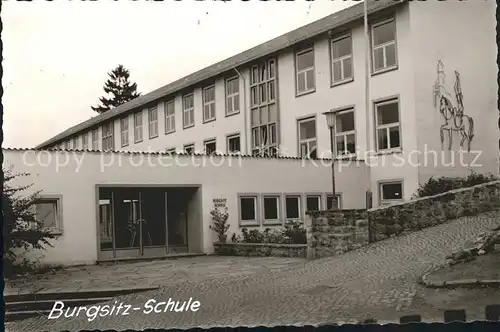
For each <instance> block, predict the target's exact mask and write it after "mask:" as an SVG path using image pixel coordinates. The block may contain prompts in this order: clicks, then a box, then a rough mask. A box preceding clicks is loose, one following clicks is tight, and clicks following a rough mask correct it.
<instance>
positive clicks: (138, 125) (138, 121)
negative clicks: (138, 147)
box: [134, 111, 143, 143]
mask: <svg viewBox="0 0 500 332" xmlns="http://www.w3.org/2000/svg"><path fill="white" fill-rule="evenodd" d="M142 139H143V137H142V111H139V112H137V113H135V114H134V143H139V142H142Z"/></svg>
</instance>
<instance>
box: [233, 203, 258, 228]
mask: <svg viewBox="0 0 500 332" xmlns="http://www.w3.org/2000/svg"><path fill="white" fill-rule="evenodd" d="M238 203H239V210H240V225H242V226H244V225H245V224H253V225H255V224H257V223H258V219H257V196H240V197H239V202H238Z"/></svg>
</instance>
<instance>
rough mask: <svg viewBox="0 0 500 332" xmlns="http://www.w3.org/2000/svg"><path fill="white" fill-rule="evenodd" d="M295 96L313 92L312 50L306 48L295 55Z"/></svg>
mask: <svg viewBox="0 0 500 332" xmlns="http://www.w3.org/2000/svg"><path fill="white" fill-rule="evenodd" d="M295 65H296V67H295V70H296V75H297V84H296V86H297V94H301V93H305V92H309V91H314V89H315V86H316V85H315V80H314V49H313V48H312V47H311V48H308V49H305V50H301V51H299V52H297V53H295Z"/></svg>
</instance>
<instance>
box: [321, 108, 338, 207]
mask: <svg viewBox="0 0 500 332" xmlns="http://www.w3.org/2000/svg"><path fill="white" fill-rule="evenodd" d="M323 114H324V115H325V116H326V124H327V125H328V128H329V129H330V150H331V151H332V193H333V197H332V210H337V208H338V204H337V195H336V192H337V191H336V190H335V155H336V154H335V149H334V148H335V144H334V138H335V121H336V117H335V112H333V111H329V112H326V113H323Z"/></svg>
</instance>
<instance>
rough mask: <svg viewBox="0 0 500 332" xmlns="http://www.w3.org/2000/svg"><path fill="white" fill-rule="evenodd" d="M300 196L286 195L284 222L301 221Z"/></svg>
mask: <svg viewBox="0 0 500 332" xmlns="http://www.w3.org/2000/svg"><path fill="white" fill-rule="evenodd" d="M301 214H302V213H301V200H300V195H286V197H285V218H286V221H291V220H299V219H301V217H302V216H301Z"/></svg>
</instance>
